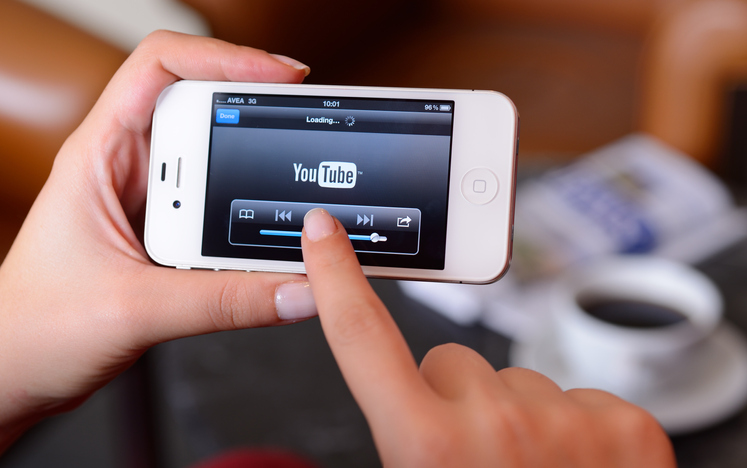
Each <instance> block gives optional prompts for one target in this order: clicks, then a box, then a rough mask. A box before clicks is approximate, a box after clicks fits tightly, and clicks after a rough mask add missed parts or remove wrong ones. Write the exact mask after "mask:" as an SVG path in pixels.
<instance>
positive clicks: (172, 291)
mask: <svg viewBox="0 0 747 468" xmlns="http://www.w3.org/2000/svg"><path fill="white" fill-rule="evenodd" d="M140 280H141V285H140V286H139V287H138V288H133V289H134V291H132V293H133V294H137V295H138V296H139V302H140V303H141V306H140V307H137V308H135V310H138V311H141V312H143V313H144V315H145V316H142V317H138V322H139V325H140V326H139V328H140V327H142V329H141V330H139V333H138V334H136V335H135V336H141V337H143V339H145V340H146V342H145V343H143V344H144V345H145V346H150V345H153V344H156V343H161V342H164V341H168V340H173V339H177V338H183V337H186V336H193V335H199V334H205V333H212V332H217V331H223V330H237V329H243V328H254V327H266V326H272V325H284V324H287V323H294V322H297V321H300V320H304V319H307V318H310V317H314V316H316V306H315V304H314V298H313V296H312V294H311V288H310V286H309V283H308V282H307V281H306V277H305V276H304V275H288V274H280V273H260V272H249V273H248V272H241V271H218V272H216V271H201V270H189V271H185V270H173V269H166V268H162V267H152V268H149V269H148V270H147V272H146V274H141V275H140ZM143 329H144V330H148V332H147V333H144V330H143Z"/></svg>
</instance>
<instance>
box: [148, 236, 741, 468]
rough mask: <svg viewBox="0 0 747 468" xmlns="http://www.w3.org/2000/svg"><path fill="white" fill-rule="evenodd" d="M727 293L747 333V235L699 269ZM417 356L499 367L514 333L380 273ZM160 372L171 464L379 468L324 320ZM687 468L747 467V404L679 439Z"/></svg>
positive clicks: (212, 340)
mask: <svg viewBox="0 0 747 468" xmlns="http://www.w3.org/2000/svg"><path fill="white" fill-rule="evenodd" d="M698 268H699V269H700V270H702V271H703V272H704V273H705V274H706V275H708V276H709V277H710V278H712V279H713V280H714V282H715V283H716V284H717V285H718V287H719V288H720V290H721V291H722V293H723V295H724V298H725V307H726V308H725V316H726V319H727V320H729V321H730V322H731V323H733V324H735V325H736V326H737V327H738V328H739V329H741V330H742V331H744V332H747V287H746V286H747V241H744V242H741V243H739V244H738V245H735V246H733V247H731V248H729V249H727V250H725V251H723V252H722V253H720V254H718V255H716V256H714V257H712V258H711V259H709V260H708V261H706V262H704V263H702V264H701V265H699V266H698ZM372 283H373V285H374V288H375V289H376V291H377V292H378V293H379V295H380V296H381V297H382V299H383V300H384V301H385V303H386V304H387V306H388V307H389V309H390V310H391V312H392V315H393V316H394V318H395V320H396V321H397V323H398V324H399V326H400V328H401V329H402V332H403V334H404V335H405V337H406V339H407V341H408V343H409V344H410V347H411V349H412V352H413V354H414V355H415V358H416V359H417V360H418V362H419V361H420V360H421V359H422V358H423V356H424V355H425V353H426V352H427V351H428V350H429V349H430V348H432V347H433V346H436V345H439V344H442V343H447V342H456V343H461V344H463V345H466V346H469V347H471V348H473V349H475V350H477V351H478V352H480V353H481V354H482V355H483V356H484V357H485V358H486V359H487V360H488V361H490V363H491V364H493V366H494V367H495V368H497V369H499V368H503V367H506V366H507V365H508V350H509V347H510V344H511V343H510V340H509V339H507V338H506V337H504V336H501V335H500V334H497V333H495V332H493V331H490V330H488V329H486V328H484V327H482V326H473V327H461V326H459V325H456V324H454V323H452V322H451V321H449V320H447V319H445V318H443V317H442V316H440V315H438V314H436V313H434V312H433V311H431V310H429V309H428V308H427V307H425V306H423V305H422V304H420V303H418V302H415V301H413V300H412V299H410V298H408V297H406V296H404V295H403V294H402V292H401V291H400V289H399V287H398V285H397V283H396V282H393V281H386V280H373V281H372ZM152 365H153V366H154V369H153V370H154V372H153V375H155V376H157V388H158V390H159V391H158V394H159V395H160V396H159V398H160V399H161V404H162V405H163V406H162V407H163V409H164V410H165V411H166V412H167V413H168V417H166V418H161V425H162V427H161V429H162V430H161V431H160V433H162V434H171V435H170V436H169V440H164V441H161V443H160V444H159V445H160V446H161V447H162V450H163V451H164V453H162V458H163V459H164V460H169V462H168V463H164V466H188V464H189V463H191V462H194V461H196V460H198V459H201V458H203V457H206V456H210V455H211V454H215V453H219V452H221V451H225V450H227V449H229V448H232V447H236V446H255V447H256V446H275V447H277V446H280V447H285V448H288V449H290V450H293V451H295V452H298V453H301V454H303V455H306V456H308V457H309V458H311V459H314V460H316V461H317V462H319V464H320V466H322V467H327V468H335V467H349V466H356V467H360V468H365V467H375V466H380V462H379V460H378V457H377V455H376V451H375V448H374V446H373V442H372V440H371V436H370V433H369V431H368V428H367V426H366V423H365V420H364V418H363V416H362V414H361V412H360V410H359V409H358V407H357V405H356V404H355V401H354V400H353V399H352V396H351V395H350V393H349V391H348V390H347V387H346V386H345V383H344V381H343V379H342V377H341V375H340V373H339V371H338V370H337V367H336V366H335V363H334V360H333V358H332V355H331V352H330V351H329V348H328V347H327V345H326V343H325V341H324V337H323V335H322V332H321V328H320V325H319V322H318V320H311V321H308V322H305V323H302V324H297V325H293V326H290V327H280V328H267V329H258V330H245V331H238V332H229V333H220V334H216V335H211V336H203V337H196V338H190V339H186V340H179V341H176V342H172V343H168V344H165V345H162V346H160V347H158V348H156V350H155V352H154V354H153V356H152ZM673 442H674V447H675V450H676V453H677V459H678V463H679V466H680V467H682V468H689V467H693V468H695V467H698V468H700V467H712V466H718V467H721V468H728V467H744V466H747V409H745V410H742V411H741V412H739V413H738V414H736V415H735V416H734V417H732V418H730V419H729V420H727V421H725V422H723V423H721V424H719V425H717V426H715V427H712V428H708V429H705V430H702V431H700V432H697V433H693V434H689V435H684V436H678V437H675V438H674V439H673Z"/></svg>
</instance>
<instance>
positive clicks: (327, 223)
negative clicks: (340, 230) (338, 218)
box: [303, 208, 337, 242]
mask: <svg viewBox="0 0 747 468" xmlns="http://www.w3.org/2000/svg"><path fill="white" fill-rule="evenodd" d="M303 228H304V231H305V232H306V238H308V239H309V240H310V241H313V242H316V241H320V240H322V239H324V238H325V237H327V236H329V235H330V234H332V233H333V232H335V231H336V230H337V226H336V225H335V220H334V219H332V216H331V215H330V214H329V213H328V212H327V210H325V209H323V208H314V209H313V210H311V211H309V212H308V213H306V216H304V217H303Z"/></svg>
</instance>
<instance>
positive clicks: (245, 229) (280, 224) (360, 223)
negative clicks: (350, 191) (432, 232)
mask: <svg viewBox="0 0 747 468" xmlns="http://www.w3.org/2000/svg"><path fill="white" fill-rule="evenodd" d="M314 208H324V209H325V210H327V211H329V212H330V213H331V214H332V216H334V217H336V218H337V219H339V220H340V222H341V223H342V225H343V226H344V227H345V229H346V230H347V232H348V237H349V238H350V241H351V243H352V244H353V248H354V249H355V251H356V252H368V253H381V254H399V255H415V254H417V253H418V251H419V249H420V210H419V209H417V208H401V207H387V206H365V205H334V204H315V203H296V202H278V201H266V200H233V202H231V218H230V225H229V231H228V241H229V243H230V244H231V245H239V246H242V245H243V246H253V247H273V248H291V249H300V248H301V231H302V229H303V218H304V216H306V213H308V212H309V211H310V210H312V209H314Z"/></svg>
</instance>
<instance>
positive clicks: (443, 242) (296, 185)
mask: <svg viewBox="0 0 747 468" xmlns="http://www.w3.org/2000/svg"><path fill="white" fill-rule="evenodd" d="M517 143H518V116H517V113H516V109H515V107H514V105H513V103H512V102H511V101H510V100H509V99H508V98H507V97H506V96H504V95H502V94H499V93H496V92H492V91H466V90H465V91H457V90H435V89H402V88H365V87H342V86H315V85H279V84H254V83H228V82H225V83H224V82H220V83H218V82H197V81H180V82H177V83H175V84H174V85H172V86H170V87H168V88H167V89H166V90H164V91H163V93H162V94H161V96H160V97H159V99H158V103H157V105H156V110H155V113H154V116H153V130H152V139H151V157H150V173H149V181H148V200H147V212H146V224H145V246H146V249H147V251H148V253H149V255H150V256H151V258H152V259H153V260H154V261H155V262H157V263H160V264H162V265H167V266H173V267H177V268H209V269H232V270H249V271H256V270H259V271H276V272H297V273H302V272H304V265H303V259H302V254H301V231H302V228H303V218H304V215H305V214H306V213H307V212H308V211H309V210H311V209H313V208H315V207H322V208H325V209H326V210H327V211H329V212H330V213H331V214H332V215H333V216H335V217H337V219H339V220H340V222H341V223H342V224H343V226H344V227H345V229H346V230H347V232H348V235H349V237H350V242H351V243H352V245H353V247H354V249H355V251H356V252H357V255H358V259H359V260H360V262H361V265H363V270H364V272H365V273H366V275H368V276H373V277H387V278H399V279H417V280H433V281H449V282H464V283H489V282H492V281H495V280H496V279H498V278H499V277H500V276H501V275H503V274H504V273H505V272H506V270H507V269H508V265H509V261H510V258H511V242H512V230H513V210H514V182H515V170H516V153H517Z"/></svg>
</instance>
